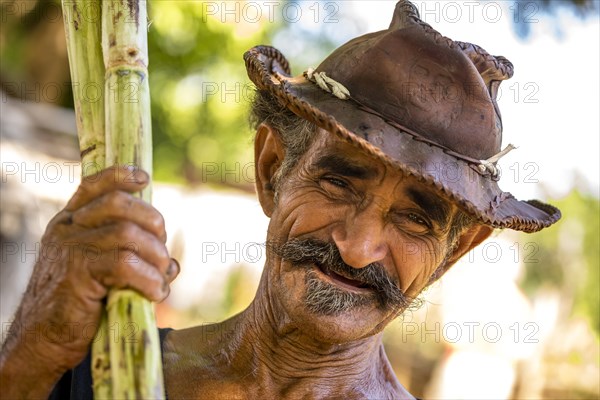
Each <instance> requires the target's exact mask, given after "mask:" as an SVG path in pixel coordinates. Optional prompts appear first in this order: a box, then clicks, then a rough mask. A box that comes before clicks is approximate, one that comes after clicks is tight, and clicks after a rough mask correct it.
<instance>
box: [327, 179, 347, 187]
mask: <svg viewBox="0 0 600 400" xmlns="http://www.w3.org/2000/svg"><path fill="white" fill-rule="evenodd" d="M324 180H325V181H327V182H329V183H331V184H332V185H335V186H337V187H341V188H347V187H348V184H347V183H346V182H344V181H343V180H341V179H338V178H329V177H328V178H324Z"/></svg>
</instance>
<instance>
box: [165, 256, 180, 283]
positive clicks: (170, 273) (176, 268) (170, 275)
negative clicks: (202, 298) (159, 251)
mask: <svg viewBox="0 0 600 400" xmlns="http://www.w3.org/2000/svg"><path fill="white" fill-rule="evenodd" d="M180 271H181V267H180V265H179V261H177V260H176V259H174V258H171V263H170V264H169V268H167V272H166V278H167V280H168V281H169V283H171V282H173V280H175V278H177V275H179V272H180Z"/></svg>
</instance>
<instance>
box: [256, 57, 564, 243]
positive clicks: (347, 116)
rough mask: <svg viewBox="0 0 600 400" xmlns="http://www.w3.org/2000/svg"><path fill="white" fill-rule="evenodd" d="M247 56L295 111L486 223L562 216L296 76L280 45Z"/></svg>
mask: <svg viewBox="0 0 600 400" xmlns="http://www.w3.org/2000/svg"><path fill="white" fill-rule="evenodd" d="M244 59H245V61H246V68H247V71H248V76H249V77H250V79H251V80H252V81H253V82H254V84H255V85H256V86H257V87H258V88H259V89H263V90H268V91H269V92H270V93H271V94H273V95H274V96H275V97H276V98H277V99H278V100H279V101H280V102H281V103H282V104H283V105H285V106H286V107H287V108H288V109H290V110H291V111H292V112H294V113H295V114H297V115H299V116H300V117H303V118H305V119H307V120H309V121H311V122H313V123H314V124H316V125H317V126H319V127H321V128H323V129H325V130H327V131H329V132H331V133H334V134H336V135H338V136H339V137H340V138H342V139H343V140H345V141H347V142H349V143H351V144H353V145H355V146H358V147H359V148H361V149H363V150H364V151H366V152H367V153H370V154H372V155H374V156H375V157H377V158H379V159H380V160H382V161H383V162H385V163H387V164H389V165H392V166H394V167H396V168H399V169H400V170H402V171H404V172H406V173H409V174H411V175H413V176H415V177H417V178H419V179H421V180H422V181H424V182H425V183H428V184H430V185H432V186H434V187H435V188H437V189H438V190H439V191H440V192H441V193H442V194H443V195H444V196H446V197H447V198H448V199H449V200H451V201H453V202H454V203H456V204H457V205H458V206H459V207H460V208H461V209H463V210H464V211H465V212H467V213H468V214H469V215H471V216H473V217H474V218H476V219H477V220H478V221H480V222H481V223H483V224H486V225H489V226H492V227H495V228H510V229H514V230H518V231H523V232H537V231H539V230H541V229H543V228H545V227H548V226H550V225H552V224H554V223H555V222H556V221H558V220H559V219H560V217H561V213H560V210H558V209H557V208H556V207H554V206H552V205H550V204H546V203H543V202H540V201H538V200H529V201H520V200H517V199H516V198H514V196H512V195H511V194H510V193H507V192H503V191H502V190H501V189H500V187H499V186H498V183H497V181H495V180H494V179H492V178H491V177H490V176H489V174H488V175H482V174H481V173H480V172H478V171H476V169H475V167H476V165H474V164H471V163H469V162H467V161H465V160H464V159H461V158H457V157H454V156H453V155H451V154H448V152H447V151H445V150H444V149H443V148H441V147H438V146H433V145H431V144H429V143H427V141H423V140H422V139H421V138H420V137H419V136H418V135H416V134H415V133H414V132H412V131H411V130H409V129H407V128H404V127H402V126H400V125H398V124H396V123H394V124H393V125H392V124H390V123H388V122H387V121H386V120H385V119H384V118H383V117H382V116H380V115H378V114H377V113H374V112H372V111H371V110H367V109H365V107H363V106H361V105H360V104H358V103H357V102H355V101H353V100H352V99H349V100H341V99H339V98H337V97H335V96H333V95H331V94H330V93H327V92H325V91H323V90H322V89H321V88H319V87H318V86H317V85H315V84H314V83H312V82H310V81H308V80H307V79H305V77H304V76H298V77H292V76H291V74H290V70H289V64H288V62H287V60H286V59H285V57H284V56H283V55H282V54H281V53H280V52H279V51H278V50H277V49H275V48H273V47H269V46H257V47H254V48H252V49H251V50H249V51H248V52H246V53H245V54H244Z"/></svg>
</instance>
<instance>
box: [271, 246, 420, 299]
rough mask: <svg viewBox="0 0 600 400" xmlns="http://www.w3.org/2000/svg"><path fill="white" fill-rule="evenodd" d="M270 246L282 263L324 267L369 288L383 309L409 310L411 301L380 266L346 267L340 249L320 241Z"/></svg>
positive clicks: (376, 264) (377, 264) (305, 266)
mask: <svg viewBox="0 0 600 400" xmlns="http://www.w3.org/2000/svg"><path fill="white" fill-rule="evenodd" d="M268 246H269V247H270V248H271V249H272V250H273V252H274V253H275V254H277V255H278V256H279V257H281V258H282V259H284V260H286V261H288V262H290V263H292V264H293V265H294V266H298V267H304V268H311V267H312V264H316V265H320V266H324V267H326V268H328V269H330V270H331V271H333V272H335V273H337V274H339V275H342V276H344V277H346V278H349V279H352V280H356V281H358V282H360V283H362V284H364V285H367V286H369V287H370V288H371V289H372V290H373V292H374V295H375V297H376V298H377V300H378V302H379V303H380V305H381V306H382V307H391V306H396V307H397V306H401V307H402V308H406V307H408V306H409V305H410V303H411V301H412V299H409V298H408V297H407V296H406V295H405V294H404V293H403V292H402V290H400V288H399V287H398V285H397V284H396V283H395V282H394V280H393V279H392V278H391V277H390V276H389V275H388V274H387V272H386V270H385V268H384V267H383V266H382V265H381V264H379V263H372V264H369V265H367V266H365V267H363V268H353V267H351V266H350V265H348V264H346V263H345V262H344V260H343V259H342V256H341V255H340V252H339V250H338V248H337V246H336V245H335V244H333V243H327V242H324V241H321V240H317V239H296V238H295V239H290V240H288V241H286V242H285V243H282V244H275V243H271V244H268Z"/></svg>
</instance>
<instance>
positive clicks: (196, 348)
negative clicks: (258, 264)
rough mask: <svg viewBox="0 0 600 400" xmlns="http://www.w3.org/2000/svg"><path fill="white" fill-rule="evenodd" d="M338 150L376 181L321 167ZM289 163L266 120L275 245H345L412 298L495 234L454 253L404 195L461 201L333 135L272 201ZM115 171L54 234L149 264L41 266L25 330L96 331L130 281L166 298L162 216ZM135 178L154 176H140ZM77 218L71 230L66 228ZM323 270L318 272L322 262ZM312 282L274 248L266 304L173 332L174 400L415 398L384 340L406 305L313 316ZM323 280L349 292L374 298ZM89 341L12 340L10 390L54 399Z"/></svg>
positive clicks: (5, 359)
mask: <svg viewBox="0 0 600 400" xmlns="http://www.w3.org/2000/svg"><path fill="white" fill-rule="evenodd" d="M331 154H335V155H341V156H343V158H344V159H346V160H347V161H348V162H349V163H350V164H352V165H354V166H360V167H363V170H364V171H366V172H367V174H366V175H365V176H363V177H360V178H359V177H356V176H346V175H344V174H343V173H341V174H340V172H339V171H333V170H328V169H327V168H323V167H319V168H317V167H316V166H315V163H316V161H317V160H318V159H320V158H321V157H323V156H325V155H331ZM283 156H284V149H283V147H282V144H281V142H280V140H279V136H278V135H277V133H276V132H274V131H273V130H272V129H271V128H270V127H269V126H267V125H261V126H260V127H259V129H258V132H257V138H256V142H255V161H256V177H257V179H256V183H257V192H258V197H259V200H260V203H261V205H262V208H263V210H264V212H265V214H266V215H267V216H269V217H270V218H271V222H270V225H269V230H268V233H267V241H278V242H281V241H286V240H288V239H291V238H299V239H307V238H312V239H320V240H322V241H325V242H332V243H335V244H336V246H337V247H338V249H339V251H340V255H341V256H342V258H343V260H344V261H345V262H346V263H347V264H348V265H350V266H352V267H353V268H362V267H365V266H366V265H368V264H370V263H374V262H379V263H381V265H382V266H383V268H385V270H386V272H387V274H388V275H389V276H390V277H391V278H392V279H393V281H394V282H396V284H397V285H398V286H399V287H400V288H401V289H402V291H403V292H404V293H405V294H406V295H408V296H410V297H416V296H417V295H418V294H419V293H420V292H421V290H423V288H425V287H426V286H427V285H428V284H429V282H430V277H431V275H432V274H433V273H434V271H436V269H437V268H438V266H439V265H440V264H442V262H443V260H444V259H447V263H446V267H448V266H450V265H452V264H453V263H454V262H456V260H457V259H458V258H460V257H461V256H462V255H463V254H465V253H466V252H467V251H469V250H470V249H471V248H473V247H474V246H476V245H477V244H479V243H480V242H481V241H483V240H484V239H485V238H486V237H487V236H488V235H489V234H490V233H491V229H490V228H488V227H484V226H480V225H476V226H473V227H471V228H469V229H468V230H467V231H465V232H464V233H463V234H462V235H461V236H460V238H459V240H458V246H457V247H456V249H455V250H454V251H453V252H450V253H449V243H448V240H447V239H448V227H447V226H445V225H443V224H439V223H437V222H434V221H432V220H430V218H429V216H428V214H427V213H425V212H424V208H423V204H418V203H417V202H416V201H415V200H414V198H412V197H410V196H407V195H406V193H407V192H408V191H410V190H412V191H418V192H420V193H425V195H426V196H427V195H429V198H430V199H431V198H433V199H436V200H435V201H436V202H439V203H440V204H441V205H444V206H445V208H446V209H447V214H448V215H446V217H447V219H448V220H450V218H451V217H452V215H453V214H454V213H456V211H457V209H456V207H455V206H453V205H452V204H450V203H447V202H445V200H443V199H441V198H439V197H438V196H436V195H435V193H434V192H433V191H431V189H429V188H428V187H426V186H425V185H423V184H421V183H419V182H418V181H417V180H416V179H414V178H410V177H407V176H403V175H402V174H401V173H400V172H398V171H396V170H393V169H392V168H390V167H388V166H386V165H384V164H382V163H380V162H378V161H376V160H374V159H373V158H371V156H368V155H366V154H364V153H362V152H361V151H360V150H358V149H356V148H354V147H352V146H351V145H349V144H347V143H344V142H342V141H341V140H340V139H337V138H336V137H333V135H328V134H326V132H320V133H319V136H318V138H317V140H316V142H315V143H314V144H313V145H312V147H311V150H309V152H308V153H307V154H306V155H305V156H304V157H303V158H302V159H301V160H300V162H299V163H298V165H297V166H296V168H294V170H292V171H291V173H290V174H289V175H288V176H287V177H286V178H285V181H284V183H283V184H282V186H281V187H280V189H279V193H278V199H277V201H275V198H274V191H273V188H272V185H271V183H270V182H271V181H272V177H273V174H274V173H275V171H276V170H277V169H278V168H279V166H280V165H281V160H282V159H283ZM113 172H114V171H113ZM113 172H111V171H110V170H109V171H105V172H104V173H103V174H102V177H101V178H100V179H99V180H98V181H97V182H95V183H93V182H89V181H86V182H84V183H83V184H82V186H81V187H80V189H79V190H78V192H77V193H76V194H75V196H74V197H73V199H71V201H70V202H69V204H68V205H67V207H66V209H65V211H63V212H61V213H60V214H59V215H58V216H57V217H56V218H55V219H54V220H53V221H52V222H51V223H50V225H49V227H48V230H47V232H46V234H45V236H44V240H45V241H54V242H65V241H68V240H79V241H84V240H85V241H88V242H93V243H96V244H100V243H106V245H105V246H106V249H107V250H111V249H112V247H111V246H112V243H113V242H115V241H119V242H128V241H133V242H135V243H138V244H139V246H140V247H139V251H138V254H139V256H140V257H141V258H142V259H143V260H145V262H142V263H140V264H138V265H135V266H134V265H124V264H122V263H117V264H116V266H117V268H114V266H113V264H114V263H112V262H111V260H112V258H110V257H106V259H105V258H103V259H102V262H100V263H90V262H83V260H81V259H77V258H76V259H75V260H73V261H72V262H67V261H66V260H63V259H61V260H60V261H57V262H54V263H49V262H40V263H38V265H37V266H36V269H35V271H34V275H33V277H32V281H31V282H32V283H31V284H30V287H29V289H28V291H27V293H26V295H25V297H24V299H23V303H22V305H21V308H20V310H19V313H18V314H17V321H20V323H21V324H25V325H27V326H31V325H32V324H34V323H40V324H48V323H56V324H64V323H65V322H68V321H73V322H79V324H80V325H85V324H88V323H96V324H97V322H98V318H99V315H100V309H101V307H102V303H101V301H102V299H103V298H104V296H105V295H106V293H107V289H108V288H109V287H112V286H117V287H126V286H131V287H133V288H135V289H137V290H139V291H140V292H141V293H142V294H144V295H145V296H146V297H148V298H149V299H151V300H160V299H162V298H163V297H164V296H165V295H166V294H167V291H168V290H167V282H170V281H171V280H172V279H173V278H174V277H175V275H176V274H177V272H178V267H177V264H176V263H174V262H172V261H170V259H169V256H168V253H167V251H166V249H165V247H164V225H163V221H162V218H161V217H160V214H159V213H158V212H157V211H156V210H154V209H153V208H152V207H151V206H148V205H144V204H141V203H140V202H138V201H137V200H135V199H134V198H133V197H131V196H129V195H125V194H124V193H125V192H129V193H131V192H135V191H136V190H139V189H140V188H141V187H142V186H144V184H145V182H142V183H135V182H122V180H119V179H117V181H115V180H114V179H113V176H114V173H113ZM135 176H138V177H140V178H141V181H144V179H143V178H144V176H145V175H144V174H143V173H141V172H136V175H135ZM117 200H121V201H117ZM96 205H102V207H96ZM84 206H85V207H84ZM71 214H72V218H73V224H71V225H65V223H64V221H65V220H67V217H68V216H69V215H71ZM207 228H208V227H207ZM74 237H75V238H76V239H73V238H74ZM409 246H410V247H409ZM409 248H410V249H411V251H407V249H409ZM267 249H268V247H267ZM110 255H111V256H112V255H113V253H110ZM314 270H317V271H320V270H318V268H317V267H316V266H314ZM444 271H445V269H444ZM306 274H307V269H306V268H297V267H295V266H293V265H292V264H290V263H289V262H287V261H282V259H281V258H279V257H277V256H275V255H274V254H273V253H272V252H271V251H269V249H268V250H267V261H266V265H265V268H264V271H263V276H262V279H261V281H260V285H259V288H258V291H257V294H256V297H255V299H254V301H253V302H252V304H251V305H250V306H249V307H248V308H247V309H246V310H245V311H244V312H242V313H241V314H239V315H237V316H235V317H233V318H231V319H229V320H227V321H224V322H221V323H218V324H215V325H209V326H200V327H195V328H190V329H186V330H180V331H172V332H171V333H169V335H168V336H167V340H166V342H165V344H164V360H165V370H164V373H165V385H166V390H167V394H168V396H169V398H172V399H174V398H207V399H219V398H221V399H238V398H239V399H246V398H247V399H257V398H303V399H312V398H315V399H317V398H343V399H352V398H356V399H364V398H409V399H410V398H413V397H412V396H411V395H410V394H409V393H408V392H407V391H406V390H405V389H404V388H403V387H402V386H401V384H400V383H399V382H398V380H397V379H396V377H395V375H394V373H393V371H392V369H391V367H390V364H389V362H388V360H387V358H386V355H385V352H384V349H383V346H382V343H381V331H382V330H383V328H384V327H385V326H386V325H387V324H388V323H389V322H390V321H392V320H393V319H394V318H395V317H396V316H398V314H399V313H401V312H402V311H403V307H402V306H400V305H398V306H396V307H387V308H382V307H379V306H378V305H377V304H375V302H373V304H366V305H362V306H357V307H356V308H354V309H351V310H349V311H345V312H342V313H339V314H336V315H321V314H317V313H315V312H312V311H311V310H309V309H308V308H307V307H306V306H305V303H304V298H305V294H306V283H305V275H306ZM318 274H319V275H318V276H319V277H320V279H322V280H323V281H324V282H328V283H329V284H330V285H334V286H336V287H338V288H341V289H343V290H347V291H356V292H361V291H369V290H371V289H369V288H356V287H350V286H348V285H346V284H343V283H341V282H340V281H339V280H336V279H334V278H332V277H330V276H327V275H325V274H323V273H322V272H318ZM42 282H43V284H42ZM17 326H18V324H17ZM15 329H18V328H15ZM15 333H16V336H15V337H16V338H18V337H19V332H18V331H17V332H15ZM90 339H91V338H90ZM89 341H90V340H85V339H84V338H82V337H76V338H74V339H73V340H72V341H70V342H66V343H65V342H61V343H57V344H56V345H53V346H47V345H46V344H44V346H40V345H39V343H35V342H31V341H27V340H18V339H17V340H16V339H15V338H13V339H12V340H10V341H9V342H8V343H7V344H6V346H5V348H4V349H3V353H2V359H1V364H0V368H1V376H2V379H3V384H2V391H3V394H4V393H7V394H11V395H14V396H15V397H44V396H46V395H47V394H48V392H49V391H50V390H51V388H52V385H53V384H54V382H55V381H56V380H57V379H58V378H59V377H60V376H61V374H62V373H64V372H65V371H66V370H67V369H68V368H72V367H74V366H75V365H77V363H78V362H79V361H80V360H81V359H83V357H84V356H85V354H86V353H87V349H88V346H89ZM34 366H35V368H34ZM25 370H27V371H28V372H29V371H31V372H32V374H27V373H25V372H24V371H25ZM7 379H9V380H10V382H11V384H10V387H9V386H7V385H6V382H7V381H6V380H7ZM33 379H35V381H36V385H32V384H31V382H32V381H33ZM34 386H35V389H36V391H35V392H33V391H31V389H34ZM28 390H29V391H28Z"/></svg>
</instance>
